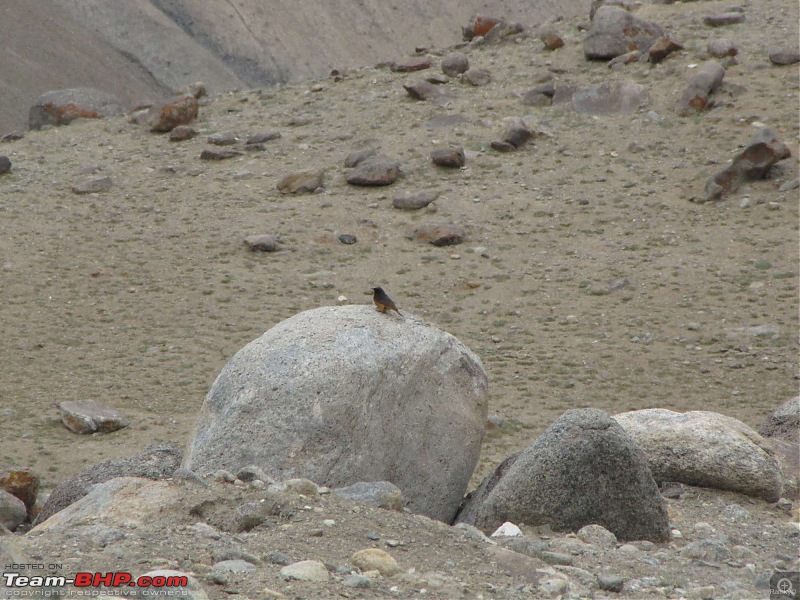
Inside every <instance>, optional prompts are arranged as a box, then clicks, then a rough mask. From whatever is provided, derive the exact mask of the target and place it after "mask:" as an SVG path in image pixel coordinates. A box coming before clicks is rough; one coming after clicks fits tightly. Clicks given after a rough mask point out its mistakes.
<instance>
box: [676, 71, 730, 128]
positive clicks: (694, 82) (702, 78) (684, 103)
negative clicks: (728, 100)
mask: <svg viewBox="0 0 800 600" xmlns="http://www.w3.org/2000/svg"><path fill="white" fill-rule="evenodd" d="M723 77H725V67H723V66H722V65H721V64H719V63H718V62H717V61H715V60H707V61H706V62H704V63H703V64H702V65H700V67H698V69H697V73H695V74H694V75H693V76H692V78H691V79H690V80H689V83H688V85H687V87H686V91H685V92H684V93H683V96H681V99H680V100H679V101H678V114H679V115H681V116H687V115H690V114H693V113H696V112H700V111H702V110H703V109H704V108H706V107H707V106H708V101H709V96H711V94H712V93H714V92H715V91H716V89H717V88H718V87H719V86H720V85H721V84H722V79H723Z"/></svg>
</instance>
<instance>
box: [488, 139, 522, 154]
mask: <svg viewBox="0 0 800 600" xmlns="http://www.w3.org/2000/svg"><path fill="white" fill-rule="evenodd" d="M490 145H491V147H492V149H494V150H497V151H498V152H513V151H514V150H516V149H517V147H516V146H515V145H514V144H509V143H508V142H504V141H502V140H495V141H493V142H492V143H491V144H490Z"/></svg>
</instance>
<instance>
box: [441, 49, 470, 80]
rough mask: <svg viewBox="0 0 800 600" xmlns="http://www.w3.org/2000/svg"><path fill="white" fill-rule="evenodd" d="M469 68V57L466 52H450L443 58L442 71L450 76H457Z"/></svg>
mask: <svg viewBox="0 0 800 600" xmlns="http://www.w3.org/2000/svg"><path fill="white" fill-rule="evenodd" d="M468 70H469V58H467V55H466V54H460V53H459V54H450V55H449V56H446V57H444V58H443V59H442V73H444V74H445V75H447V76H448V77H456V76H458V75H461V74H462V73H466V72H467V71H468Z"/></svg>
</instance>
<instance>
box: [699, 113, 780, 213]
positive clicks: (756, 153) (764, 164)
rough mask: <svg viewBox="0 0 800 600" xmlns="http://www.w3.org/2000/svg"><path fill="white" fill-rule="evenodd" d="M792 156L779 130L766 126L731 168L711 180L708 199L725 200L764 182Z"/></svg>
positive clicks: (736, 158)
mask: <svg viewBox="0 0 800 600" xmlns="http://www.w3.org/2000/svg"><path fill="white" fill-rule="evenodd" d="M791 155H792V153H791V151H790V150H789V146H787V145H786V144H784V143H783V141H782V140H781V139H780V137H779V136H778V134H777V132H776V131H775V130H773V129H770V128H769V127H762V128H761V129H759V130H758V132H757V133H756V135H755V137H754V138H753V141H752V142H751V143H750V145H748V146H747V147H746V148H745V149H744V150H742V151H741V152H740V153H739V154H737V155H736V156H735V157H734V159H733V161H732V162H731V164H730V166H728V167H727V168H725V169H723V170H722V171H720V172H719V173H717V174H716V175H714V177H712V178H711V179H709V181H708V183H706V188H705V197H704V199H705V200H706V201H707V200H715V199H718V198H721V197H722V196H723V195H725V194H728V193H732V192H735V191H736V190H738V189H739V187H741V185H742V184H743V183H744V182H745V181H747V180H753V179H763V178H764V177H766V175H767V173H769V170H770V169H771V168H772V166H773V165H774V164H775V163H776V162H778V161H780V160H783V159H784V158H789V157H790V156H791Z"/></svg>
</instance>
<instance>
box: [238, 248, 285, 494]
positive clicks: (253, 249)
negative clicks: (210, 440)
mask: <svg viewBox="0 0 800 600" xmlns="http://www.w3.org/2000/svg"><path fill="white" fill-rule="evenodd" d="M244 243H245V244H247V246H248V247H249V248H250V250H252V251H253V252H276V251H277V250H278V240H277V239H275V236H274V235H270V234H268V233H262V234H259V235H248V236H247V237H246V238H244ZM247 468H249V467H246V468H245V469H247ZM255 468H256V469H259V467H255ZM245 469H242V470H240V471H239V472H240V473H242V472H244V473H245V476H246V477H248V479H245V478H243V477H241V476H239V475H237V478H239V479H241V480H242V481H253V480H254V479H261V480H262V481H267V479H263V478H261V477H256V476H254V475H253V473H252V472H248V471H246V470H245ZM259 471H261V469H259ZM261 473H262V474H264V472H263V471H261ZM264 476H265V477H266V474H264ZM270 482H271V481H270Z"/></svg>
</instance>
